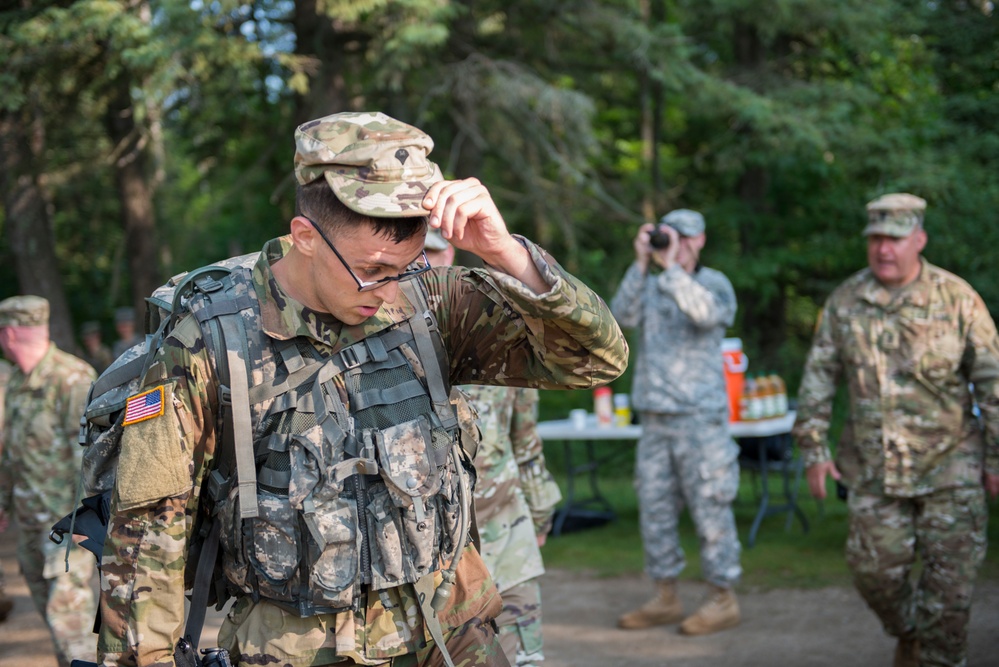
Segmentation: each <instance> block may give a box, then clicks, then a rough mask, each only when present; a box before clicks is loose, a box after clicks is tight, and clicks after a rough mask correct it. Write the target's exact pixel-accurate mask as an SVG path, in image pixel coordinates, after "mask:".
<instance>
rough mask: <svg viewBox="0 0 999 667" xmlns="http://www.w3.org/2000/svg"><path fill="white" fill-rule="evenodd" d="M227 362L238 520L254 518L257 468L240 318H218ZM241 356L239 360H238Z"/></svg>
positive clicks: (237, 316) (232, 316)
mask: <svg viewBox="0 0 999 667" xmlns="http://www.w3.org/2000/svg"><path fill="white" fill-rule="evenodd" d="M219 322H220V324H221V325H222V334H223V337H224V338H225V347H226V359H227V360H228V362H229V390H230V391H231V392H232V406H231V409H232V436H233V437H232V441H233V446H234V447H235V449H236V480H237V482H238V484H239V516H240V518H243V519H254V518H256V517H257V514H258V509H257V466H256V464H255V462H254V460H253V430H252V424H251V421H250V387H249V378H248V377H247V370H246V361H245V357H246V352H245V351H243V350H242V349H238V348H236V345H237V342H241V343H242V346H243V347H245V341H246V337H245V336H244V335H243V331H242V329H243V326H242V324H243V318H242V317H241V316H240V315H239V314H238V313H236V314H234V315H223V316H222V317H220V318H219ZM241 353H242V357H241Z"/></svg>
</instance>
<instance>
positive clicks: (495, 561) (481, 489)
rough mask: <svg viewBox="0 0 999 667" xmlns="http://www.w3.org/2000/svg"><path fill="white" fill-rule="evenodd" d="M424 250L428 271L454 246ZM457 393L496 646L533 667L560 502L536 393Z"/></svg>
mask: <svg viewBox="0 0 999 667" xmlns="http://www.w3.org/2000/svg"><path fill="white" fill-rule="evenodd" d="M425 248H426V251H427V259H429V260H430V264H431V266H450V265H451V264H452V262H453V261H454V246H452V245H451V244H450V243H448V242H447V241H446V240H444V239H443V238H442V237H441V235H440V234H439V233H438V232H437V231H436V230H431V231H430V232H428V233H427V240H426V245H425ZM462 390H463V391H464V392H465V395H466V396H467V399H468V401H469V403H470V404H471V406H472V408H473V409H474V412H475V415H468V418H469V419H471V418H477V423H478V427H479V429H480V431H481V442H480V443H479V445H478V449H477V451H476V454H475V460H474V463H475V473H476V481H475V493H474V494H473V498H474V499H475V520H476V522H477V525H478V529H479V550H480V551H481V552H482V560H483V561H485V563H486V567H487V568H489V574H491V575H492V577H493V579H494V580H495V581H496V587H497V588H498V589H499V592H500V595H501V597H502V598H503V610H502V611H501V612H500V615H499V616H497V617H496V625H497V627H498V628H499V638H500V645H501V646H502V647H503V652H504V653H505V654H506V657H507V660H509V661H510V664H511V665H516V667H533V666H535V665H537V664H539V663H541V662H542V661H543V660H544V659H545V656H544V652H543V650H542V649H543V638H542V632H541V585H540V583H539V582H538V578H539V577H540V576H541V575H542V574H544V572H545V566H544V562H543V561H542V559H541V547H542V546H544V543H545V539H546V537H547V536H548V532H549V531H550V530H551V527H552V519H553V516H554V514H555V505H557V504H558V501H559V500H561V499H562V494H561V492H560V491H559V488H558V484H556V482H555V479H554V478H553V477H552V475H551V473H550V472H548V468H547V467H546V466H545V455H544V451H543V448H542V442H541V438H540V437H539V436H538V431H537V428H536V427H537V421H538V390H537V389H525V388H522V387H520V388H518V387H486V386H481V385H464V386H463V387H462ZM458 414H459V417H461V416H462V413H461V411H460V408H459V413H458ZM472 428H474V425H473V426H472Z"/></svg>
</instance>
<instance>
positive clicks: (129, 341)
mask: <svg viewBox="0 0 999 667" xmlns="http://www.w3.org/2000/svg"><path fill="white" fill-rule="evenodd" d="M114 330H115V331H116V332H117V333H118V340H116V341H115V342H114V345H113V346H112V347H111V356H112V358H113V359H117V358H118V357H120V356H121V354H122V352H124V351H125V350H127V349H128V348H130V347H132V346H134V345H137V344H138V343H141V342H142V338H143V337H142V335H141V334H139V333H138V332H137V331H136V330H135V309H134V308H130V307H128V306H124V307H122V308H118V309H117V310H115V311H114Z"/></svg>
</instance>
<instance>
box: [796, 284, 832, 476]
mask: <svg viewBox="0 0 999 667" xmlns="http://www.w3.org/2000/svg"><path fill="white" fill-rule="evenodd" d="M831 312H832V308H831V307H830V305H829V303H826V306H825V308H824V309H823V311H822V314H821V315H820V316H819V323H818V327H817V328H816V330H815V337H814V339H813V340H812V348H811V350H809V352H808V359H807V360H806V362H805V373H804V376H803V377H802V378H801V386H800V387H799V388H798V407H797V413H798V414H797V417H796V419H795V423H794V428H793V430H792V435H793V437H794V439H795V441H796V442H797V443H798V447H799V448H800V449H801V453H802V458H803V460H804V464H805V465H806V466H811V465H814V464H816V463H823V462H825V461H830V460H832V455H831V454H830V451H829V443H828V441H827V436H828V434H829V423H830V420H831V419H832V408H833V397H834V396H835V395H836V385H837V383H838V382H839V378H840V375H841V372H842V367H841V363H840V357H839V350H838V349H837V348H836V341H835V340H834V337H833V331H834V329H833V323H832V319H833V317H832V316H831V314H830V313H831Z"/></svg>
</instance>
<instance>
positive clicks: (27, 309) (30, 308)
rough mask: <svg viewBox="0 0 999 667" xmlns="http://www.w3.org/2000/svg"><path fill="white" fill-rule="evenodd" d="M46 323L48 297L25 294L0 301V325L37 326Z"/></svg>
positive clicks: (47, 317) (47, 321) (47, 318)
mask: <svg viewBox="0 0 999 667" xmlns="http://www.w3.org/2000/svg"><path fill="white" fill-rule="evenodd" d="M48 323H49V301H48V299H45V298H42V297H40V296H34V295H32V294H27V295H24V296H12V297H10V298H8V299H4V300H3V301H0V327H39V326H43V325H46V324H48Z"/></svg>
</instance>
